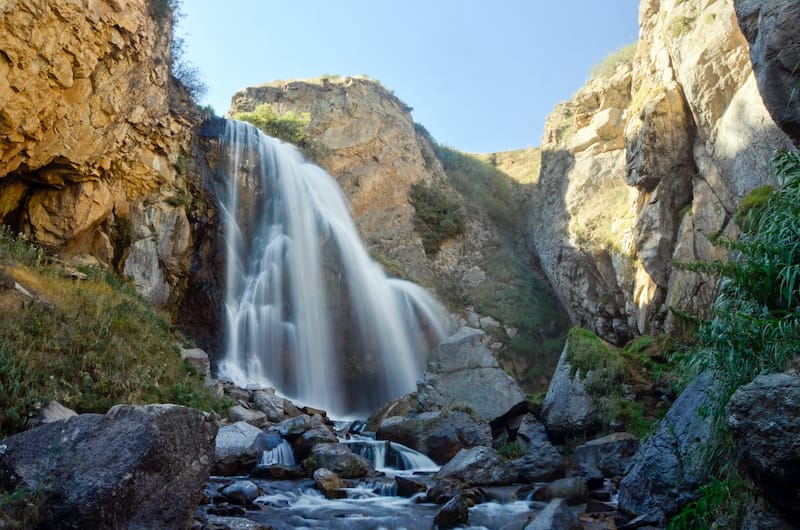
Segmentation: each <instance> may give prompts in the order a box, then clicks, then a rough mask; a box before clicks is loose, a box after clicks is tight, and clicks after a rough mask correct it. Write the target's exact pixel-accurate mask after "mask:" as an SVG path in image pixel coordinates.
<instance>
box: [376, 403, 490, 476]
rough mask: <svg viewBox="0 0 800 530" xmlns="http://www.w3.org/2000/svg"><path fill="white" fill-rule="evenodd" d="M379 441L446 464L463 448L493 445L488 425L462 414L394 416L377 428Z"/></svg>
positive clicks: (435, 413) (441, 413)
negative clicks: (413, 450)
mask: <svg viewBox="0 0 800 530" xmlns="http://www.w3.org/2000/svg"><path fill="white" fill-rule="evenodd" d="M376 434H377V438H378V439H379V440H390V441H392V442H398V443H401V444H403V445H405V446H408V447H411V448H412V449H415V450H417V451H419V452H421V453H424V454H426V455H428V456H429V457H430V458H431V459H432V460H433V461H434V462H436V463H437V464H444V463H446V462H447V461H449V460H450V459H451V458H453V457H454V456H455V455H456V453H458V452H459V451H460V450H461V449H464V448H468V447H476V446H479V445H485V446H491V445H492V431H491V429H490V428H489V425H488V424H487V423H477V422H476V421H475V420H474V419H473V418H472V416H470V415H469V414H467V413H466V412H461V411H455V410H450V411H445V412H441V411H433V412H423V413H421V414H416V415H413V416H410V417H407V418H403V417H400V416H394V417H391V418H388V419H386V420H384V421H383V422H382V423H381V425H380V427H379V428H378V432H377V433H376Z"/></svg>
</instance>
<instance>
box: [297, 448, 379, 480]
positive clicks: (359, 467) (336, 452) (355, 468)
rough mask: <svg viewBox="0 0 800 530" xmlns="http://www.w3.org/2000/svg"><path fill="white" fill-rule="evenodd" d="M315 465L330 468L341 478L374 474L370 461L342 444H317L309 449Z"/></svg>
mask: <svg viewBox="0 0 800 530" xmlns="http://www.w3.org/2000/svg"><path fill="white" fill-rule="evenodd" d="M311 456H312V457H313V458H314V460H315V461H316V463H317V467H318V468H320V467H324V468H326V469H329V470H331V471H332V472H334V473H336V474H337V475H339V476H340V477H342V478H361V477H366V476H368V475H374V474H375V468H374V467H373V466H372V462H370V461H369V460H367V459H366V458H364V457H363V456H359V455H357V454H354V453H352V452H350V450H349V449H348V448H347V447H346V446H345V445H344V444H338V443H322V444H317V445H316V446H315V447H314V449H312V451H311Z"/></svg>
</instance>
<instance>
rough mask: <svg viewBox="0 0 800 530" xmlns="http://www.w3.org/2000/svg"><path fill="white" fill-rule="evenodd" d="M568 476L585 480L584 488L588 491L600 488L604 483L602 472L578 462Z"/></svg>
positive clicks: (586, 463)
mask: <svg viewBox="0 0 800 530" xmlns="http://www.w3.org/2000/svg"><path fill="white" fill-rule="evenodd" d="M570 476H573V477H580V478H582V479H583V480H585V481H586V486H587V487H588V488H589V489H597V488H602V487H603V482H604V481H605V477H604V476H603V472H602V471H600V470H599V469H597V468H596V467H595V466H594V465H592V464H590V463H588V462H580V463H578V464H576V466H575V469H573V470H572V472H571V473H570Z"/></svg>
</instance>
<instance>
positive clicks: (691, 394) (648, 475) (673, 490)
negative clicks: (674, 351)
mask: <svg viewBox="0 0 800 530" xmlns="http://www.w3.org/2000/svg"><path fill="white" fill-rule="evenodd" d="M717 387H718V383H717V382H716V381H715V380H714V377H713V375H712V374H711V373H708V372H706V373H703V374H701V375H700V376H698V377H697V378H695V379H694V381H692V382H691V383H690V384H689V386H687V387H686V388H685V389H684V391H683V392H681V394H680V395H679V396H678V399H676V400H675V402H674V403H673V404H672V407H670V409H669V411H668V412H667V415H666V416H665V417H664V419H663V420H661V423H660V424H659V426H658V429H657V430H656V432H655V433H654V434H653V435H652V436H650V438H648V439H647V440H646V441H645V443H643V444H642V445H641V446H640V447H639V451H638V452H637V453H636V454H635V455H634V457H633V459H632V460H631V462H630V466H629V467H628V469H627V474H626V475H625V477H624V478H623V479H622V482H621V483H620V486H619V506H620V510H624V511H626V512H628V513H632V514H636V515H644V514H651V516H655V517H657V518H659V519H660V520H661V521H662V522H664V521H666V520H667V518H669V517H670V516H672V515H674V514H676V513H678V511H680V509H681V508H682V507H683V506H684V505H685V504H686V503H687V502H689V501H691V500H693V499H694V498H695V496H696V494H697V489H698V488H699V487H700V486H701V485H702V484H704V483H705V481H706V479H707V466H706V465H705V460H704V458H703V449H704V446H705V444H707V443H708V442H709V441H710V440H711V437H712V432H713V426H712V419H711V417H710V416H709V415H706V414H702V413H701V411H702V410H703V409H704V408H707V407H709V406H713V400H714V399H715V396H714V393H715V392H716V389H717Z"/></svg>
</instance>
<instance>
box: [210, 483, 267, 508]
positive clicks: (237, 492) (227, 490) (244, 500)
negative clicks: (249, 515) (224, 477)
mask: <svg viewBox="0 0 800 530" xmlns="http://www.w3.org/2000/svg"><path fill="white" fill-rule="evenodd" d="M220 493H222V494H223V495H224V496H225V497H226V498H227V499H228V500H229V501H230V502H233V503H235V504H252V503H253V501H254V500H256V499H257V498H258V496H259V494H260V493H261V491H260V490H259V489H258V486H256V484H255V482H253V481H250V480H237V481H235V482H232V483H231V484H228V485H227V486H225V487H224V488H222V491H220Z"/></svg>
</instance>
